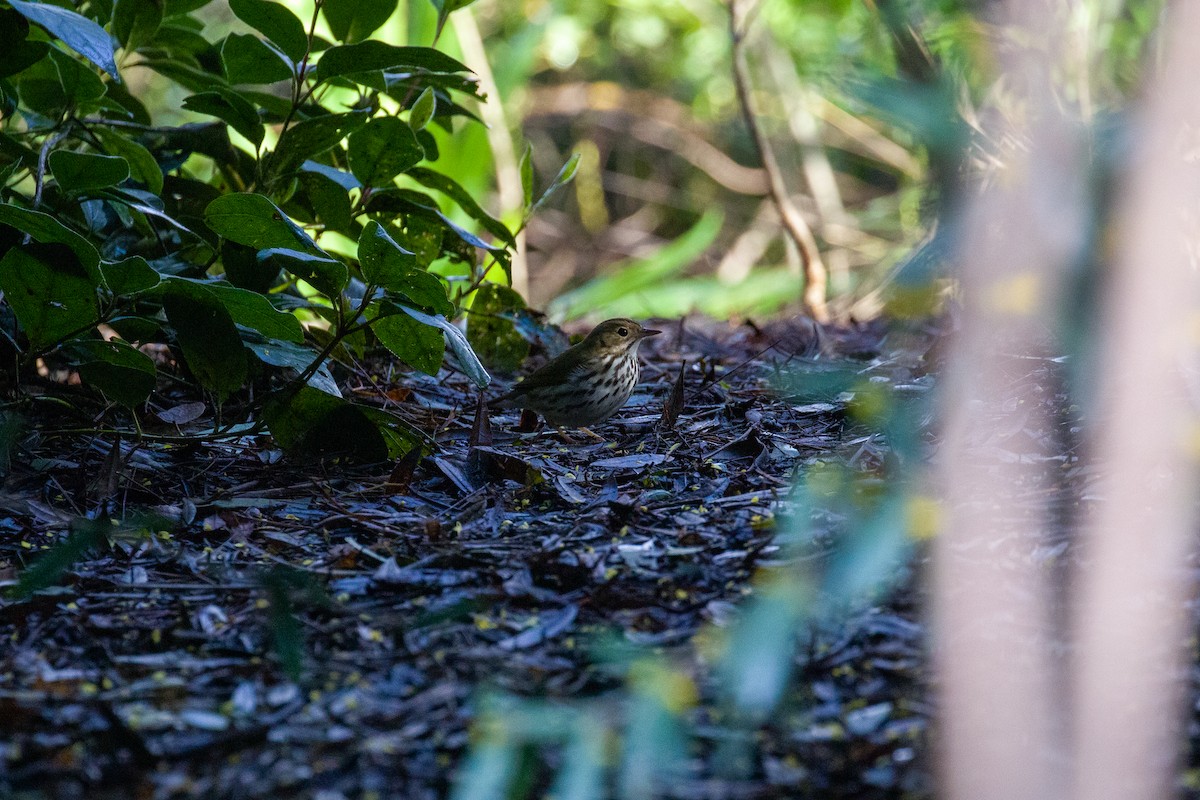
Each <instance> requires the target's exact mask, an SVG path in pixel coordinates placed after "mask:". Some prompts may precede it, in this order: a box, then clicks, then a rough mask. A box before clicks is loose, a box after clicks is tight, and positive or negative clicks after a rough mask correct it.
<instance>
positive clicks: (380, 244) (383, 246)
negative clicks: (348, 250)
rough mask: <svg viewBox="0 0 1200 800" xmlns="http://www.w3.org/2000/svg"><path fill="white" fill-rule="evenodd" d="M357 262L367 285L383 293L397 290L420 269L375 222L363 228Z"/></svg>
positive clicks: (414, 259) (359, 239)
mask: <svg viewBox="0 0 1200 800" xmlns="http://www.w3.org/2000/svg"><path fill="white" fill-rule="evenodd" d="M358 261H359V264H360V265H361V267H362V273H363V278H365V279H366V281H367V283H369V284H371V285H372V286H379V287H381V288H383V289H395V288H398V287H399V286H400V285H401V279H402V278H403V277H404V276H405V275H407V274H408V273H410V272H412V271H413V270H415V269H416V268H417V267H416V265H417V262H416V257H415V256H414V255H413V254H412V253H410V252H409V251H408V250H405V249H404V248H403V247H401V246H400V245H398V244H396V241H395V240H394V239H393V238H392V237H391V236H390V235H388V232H387V230H386V229H385V228H384V227H383V226H382V225H380V224H379V223H378V222H376V221H375V220H371V221H370V222H368V223H367V224H366V225H364V226H363V230H362V234H361V235H360V236H359V237H358Z"/></svg>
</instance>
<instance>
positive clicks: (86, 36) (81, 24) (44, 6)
mask: <svg viewBox="0 0 1200 800" xmlns="http://www.w3.org/2000/svg"><path fill="white" fill-rule="evenodd" d="M8 4H9V5H10V6H12V7H13V8H14V9H16V10H17V11H18V12H20V14H21V16H23V17H25V18H26V19H28V20H29V21H30V22H32V23H34V24H35V25H41V26H42V27H43V28H45V29H46V30H47V31H49V32H50V33H51V34H52V35H54V36H56V37H58V38H59V39H61V40H62V41H63V43H64V44H66V45H67V47H70V48H71V49H72V50H74V51H75V52H76V53H79V54H80V55H82V56H83V57H84V58H86V59H87V60H88V61H91V62H92V63H93V64H95V65H96V66H97V67H99V68H100V69H102V70H104V71H105V72H107V73H108V74H109V75H112V76H113V78H115V79H116V80H117V81H120V80H121V76H120V74H119V73H118V72H117V62H116V60H115V59H114V57H113V46H112V37H111V36H109V35H108V31H106V30H104V28H101V27H100V26H99V25H97V24H96V23H95V22H93V21H92V20H90V19H88V18H87V17H84V16H81V15H80V14H76V13H75V12H74V11H69V10H67V9H65V8H60V7H59V6H54V5H50V4H48V3H36V2H29V0H8Z"/></svg>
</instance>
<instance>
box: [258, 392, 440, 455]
mask: <svg viewBox="0 0 1200 800" xmlns="http://www.w3.org/2000/svg"><path fill="white" fill-rule="evenodd" d="M263 419H264V420H265V421H266V423H267V429H268V430H270V431H271V435H272V436H273V437H275V441H276V443H277V444H278V445H279V446H280V447H282V448H283V449H284V450H285V451H287V452H289V453H303V454H314V455H321V456H328V455H335V454H337V455H349V456H351V457H353V458H356V459H359V460H362V461H368V462H375V461H382V460H384V459H385V458H389V457H390V458H398V457H399V456H402V455H404V453H406V452H408V450H411V449H412V448H413V447H415V446H420V444H421V443H422V441H423V438H422V436H421V434H420V432H419V431H416V430H414V429H413V428H412V427H411V426H410V425H408V424H407V423H405V422H404V421H403V420H400V419H397V418H396V417H394V416H392V415H391V414H388V413H387V412H385V411H381V410H379V409H372V408H366V407H363V406H356V405H352V404H350V403H347V402H346V401H345V400H342V399H340V398H337V397H334V396H332V395H329V394H325V393H324V392H320V391H318V390H316V389H313V388H311V387H308V386H304V387H301V388H300V390H299V391H293V392H288V393H281V394H277V395H274V396H273V397H271V398H270V399H269V400H268V401H267V403H266V405H265V407H264V408H263Z"/></svg>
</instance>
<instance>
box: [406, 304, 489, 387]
mask: <svg viewBox="0 0 1200 800" xmlns="http://www.w3.org/2000/svg"><path fill="white" fill-rule="evenodd" d="M401 310H402V311H403V312H404V313H405V314H408V315H409V316H410V317H412V318H413V319H415V320H417V321H418V322H422V323H424V324H426V325H433V326H435V327H438V328H441V329H442V332H443V333H445V334H446V344H448V345H450V349H451V350H452V351H453V352H454V355H455V356H456V357H457V358H458V363H459V366H460V367H462V370H463V372H464V373H466V375H467V377H468V378H470V379H471V380H472V381H474V382H475V385H476V386H478V387H479V388H480V389H486V388H487V385H488V384H489V383H491V382H492V376H491V375H488V372H487V370H486V369H484V368H483V364H481V363H479V356H477V355H475V351H474V350H472V349H471V343H470V342H468V341H467V337H466V336H464V335H463V332H462V331H460V330H459V329H458V328H457V326H455V325H454V323H452V322H450V321H449V320H447V319H446V318H445V317H443V316H441V315H440V314H439V315H436V316H430V315H429V314H425V313H422V312H420V311H418V310H416V309H415V308H409V307H408V306H401Z"/></svg>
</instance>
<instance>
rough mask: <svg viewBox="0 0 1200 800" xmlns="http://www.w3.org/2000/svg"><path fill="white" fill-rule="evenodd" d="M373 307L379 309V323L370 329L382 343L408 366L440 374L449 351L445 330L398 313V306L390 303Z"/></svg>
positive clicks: (426, 372) (377, 321)
mask: <svg viewBox="0 0 1200 800" xmlns="http://www.w3.org/2000/svg"><path fill="white" fill-rule="evenodd" d="M373 309H374V310H375V311H376V317H375V318H376V322H375V323H374V324H373V325H372V326H371V330H372V331H374V332H375V335H376V336H377V337H378V338H379V341H380V342H381V343H382V344H383V346H384V347H386V348H387V349H388V350H391V351H392V353H394V354H395V355H396V357H397V358H399V359H400V360H401V361H403V362H404V363H406V364H408V365H409V366H411V367H414V368H416V369H419V370H421V372H424V373H425V374H427V375H437V373H438V370H439V369H441V367H442V355H443V354H444V352H445V350H446V341H445V339H444V338H443V337H442V332H441V331H440V330H438V328H437V327H435V326H433V325H430V324H428V323H425V322H421V321H419V320H417V319H414V318H413V317H410V316H409V315H408V314H405V313H397V307H396V306H393V305H391V304H389V303H384V304H382V305H380V306H374V307H373ZM380 314H383V315H386V316H379V315H380Z"/></svg>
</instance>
